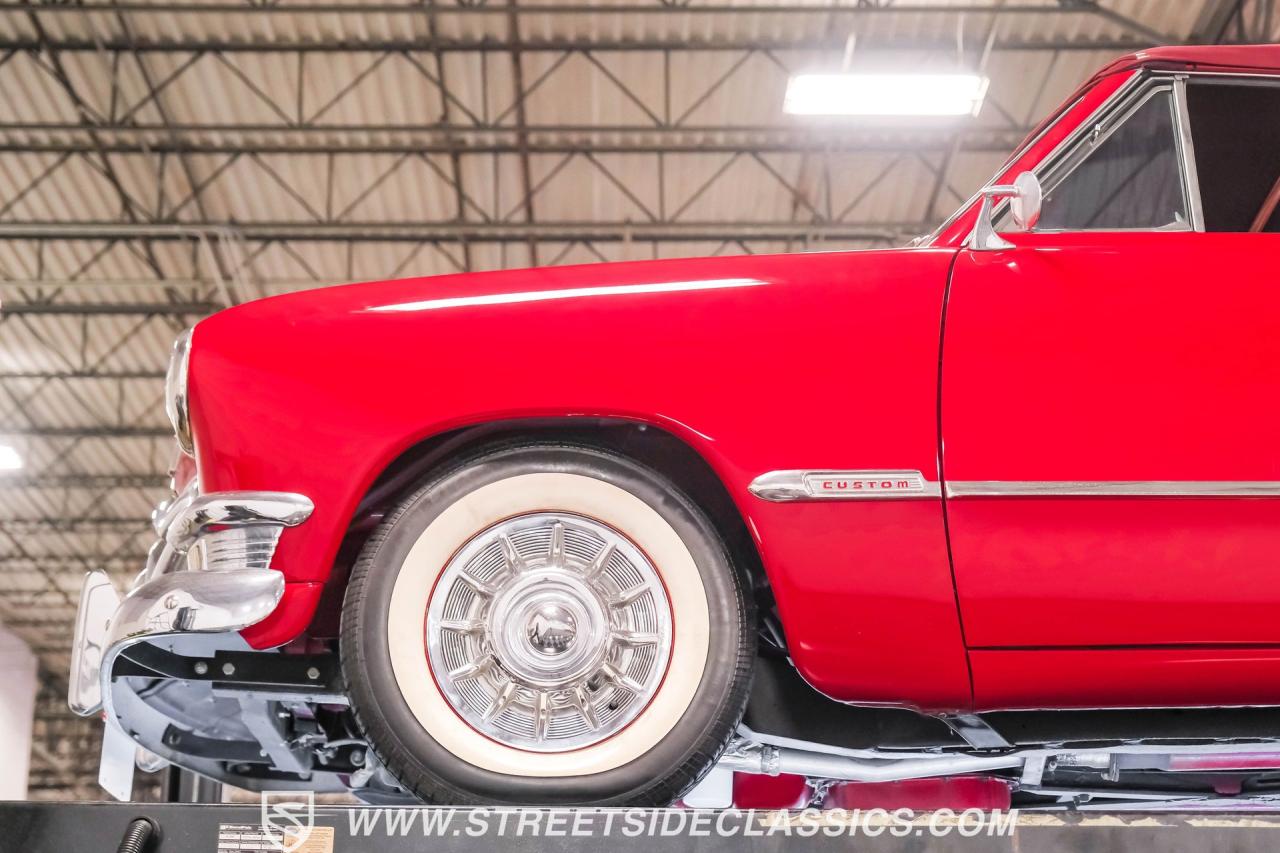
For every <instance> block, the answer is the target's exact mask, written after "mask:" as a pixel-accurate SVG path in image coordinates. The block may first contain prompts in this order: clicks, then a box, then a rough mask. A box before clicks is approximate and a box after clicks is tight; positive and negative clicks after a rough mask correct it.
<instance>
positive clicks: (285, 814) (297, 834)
mask: <svg viewBox="0 0 1280 853" xmlns="http://www.w3.org/2000/svg"><path fill="white" fill-rule="evenodd" d="M315 820H316V795H315V793H313V792H312V791H263V792H262V832H263V834H264V835H265V836H266V837H267V841H268V842H269V843H270V844H271V846H272V847H274V848H275V849H277V850H283V851H284V853H295V851H297V850H298V849H299V848H300V847H302V845H303V844H306V843H307V839H308V838H310V837H311V829H312V827H314V826H315Z"/></svg>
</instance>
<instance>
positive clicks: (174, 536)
mask: <svg viewBox="0 0 1280 853" xmlns="http://www.w3.org/2000/svg"><path fill="white" fill-rule="evenodd" d="M312 509H313V506H312V503H311V501H310V500H309V499H308V498H306V497H304V496H302V495H297V494H291V493H285V492H220V493H214V494H209V495H200V496H196V495H194V494H188V495H184V496H182V497H180V498H178V499H177V500H175V501H174V502H173V503H172V504H171V505H168V506H163V507H162V508H161V509H160V510H159V511H157V513H156V516H155V526H156V533H157V534H158V535H159V541H157V542H156V545H155V546H153V548H152V550H151V554H150V556H149V557H148V560H147V566H146V568H145V569H143V571H142V573H141V574H139V576H138V578H137V579H136V580H135V581H134V583H133V587H132V589H130V591H129V592H128V594H126V595H125V596H123V597H121V596H120V594H119V593H118V592H117V591H116V589H115V586H114V585H113V584H112V582H111V580H110V578H108V577H107V575H106V573H104V572H101V571H96V572H90V573H89V574H88V575H87V576H86V577H85V580H84V586H83V587H82V589H81V594H80V608H79V612H78V613H77V615H76V632H75V640H74V642H73V645H72V649H71V679H70V686H69V688H68V691H67V704H68V705H70V706H71V710H72V711H74V712H75V713H77V714H79V715H81V716H90V715H92V714H94V713H97V712H98V711H99V710H105V711H106V716H107V717H108V725H110V724H112V722H114V713H113V709H112V707H111V673H112V667H113V665H114V664H115V660H116V658H117V657H118V656H119V655H120V653H121V652H123V651H124V650H125V649H127V648H128V647H129V646H132V645H133V644H135V643H139V642H142V641H143V640H149V639H154V638H157V637H163V636H167V635H173V634H187V633H217V632H228V631H238V630H241V629H243V628H247V627H249V626H250V625H253V624H255V623H257V622H260V621H262V620H263V619H265V618H266V617H267V616H268V615H270V613H271V612H272V611H273V610H274V609H275V607H276V605H277V604H278V603H279V602H280V598H281V596H282V595H283V594H284V576H283V575H282V574H280V573H279V572H278V571H275V570H274V569H270V568H268V567H267V566H268V565H269V564H270V561H271V555H272V554H273V553H274V551H275V545H276V542H277V541H278V540H279V536H280V533H281V532H282V531H283V530H284V528H286V527H293V526H295V525H298V524H301V523H302V522H303V521H305V520H306V519H307V517H308V516H309V515H310V514H311V511H312Z"/></svg>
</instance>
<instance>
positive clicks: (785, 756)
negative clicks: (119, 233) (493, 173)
mask: <svg viewBox="0 0 1280 853" xmlns="http://www.w3.org/2000/svg"><path fill="white" fill-rule="evenodd" d="M1277 201H1280V47H1278V46H1260V47H1194V48H1161V49H1155V50H1151V51H1147V52H1144V53H1140V54H1137V55H1133V56H1128V57H1125V58H1123V59H1121V60H1118V61H1116V62H1115V63H1113V64H1111V65H1109V66H1108V67H1106V68H1105V69H1103V70H1102V71H1101V72H1099V73H1098V74H1097V75H1096V76H1095V77H1093V78H1092V79H1090V80H1089V81H1088V82H1087V83H1086V84H1085V85H1083V86H1082V87H1080V89H1079V90H1078V91H1077V92H1076V93H1075V94H1074V95H1072V96H1071V98H1070V99H1069V100H1068V101H1067V102H1066V103H1065V104H1064V105H1063V106H1062V107H1061V109H1059V110H1058V111H1057V112H1056V113H1055V114H1053V115H1052V116H1050V117H1049V118H1048V119H1047V120H1045V121H1044V122H1043V124H1042V125H1041V126H1040V127H1039V128H1038V129H1037V130H1036V131H1035V132H1034V133H1033V134H1032V136H1031V137H1030V138H1029V139H1028V140H1027V141H1026V143H1024V144H1023V145H1022V147H1021V148H1020V149H1019V150H1018V151H1017V152H1016V153H1015V154H1014V155H1013V156H1012V157H1011V158H1010V159H1009V160H1008V162H1007V164H1006V165H1005V166H1004V167H1003V168H1002V169H1001V172H1000V174H998V175H997V176H996V179H995V180H994V181H993V182H992V184H991V185H990V186H988V187H987V188H985V189H984V190H983V191H982V192H981V193H979V194H978V195H977V196H975V198H974V199H973V200H972V201H971V202H970V203H968V204H966V205H965V206H964V207H963V208H962V209H961V210H960V211H959V212H958V213H956V214H955V216H953V217H952V218H951V219H950V220H949V221H947V222H946V223H945V224H944V225H942V226H941V227H940V228H939V229H938V230H937V231H936V232H935V233H934V234H932V235H929V236H927V237H923V238H921V239H919V240H917V241H915V243H914V244H913V245H912V246H911V247H910V248H905V249H899V250H888V251H859V252H832V253H822V254H802V255H787V256H776V257H759V256H756V257H737V258H705V259H697V260H670V261H658V262H645V263H625V264H613V265H603V266H582V267H562V268H551V269H537V270H519V271H508V272H495V273H485V274H476V275H457V276H445V277H441V278H429V279H407V280H401V281H384V282H377V283H371V284H358V285H351V286H345V287H336V288H329V289H323V290H316V291H312V292H307V293H299V294H292V295H287V296H281V297H277V298H272V299H265V300H262V301H258V302H253V303H250V304H247V305H243V306H239V307H236V308H233V309H231V310H227V311H224V312H221V313H219V314H216V315H214V316H212V317H209V318H208V319H206V320H204V321H202V322H200V323H199V324H198V325H197V326H196V327H195V328H194V330H192V331H191V332H188V333H187V334H185V335H184V336H183V337H182V338H181V339H180V340H179V341H178V343H177V345H176V348H175V352H174V357H173V363H172V367H171V371H170V375H169V380H168V401H169V414H170V418H171V420H172V421H173V425H174V428H175V432H176V435H177V440H178V444H179V445H180V446H181V450H182V454H181V455H180V457H179V461H178V463H177V465H176V466H175V476H174V496H173V498H172V500H170V501H168V502H166V503H164V504H162V505H161V506H160V507H159V508H158V509H157V510H156V513H155V518H154V520H155V527H156V531H157V534H158V541H157V542H156V545H155V547H154V549H153V550H152V553H151V558H150V560H149V562H148V564H147V566H146V567H145V568H144V569H143V571H142V572H141V574H139V576H138V577H137V579H136V580H135V581H134V583H133V585H132V587H131V588H130V589H129V590H128V591H127V592H126V593H125V594H123V595H121V594H119V593H117V592H116V591H115V590H114V589H113V588H112V586H111V584H110V582H109V581H108V580H107V579H106V577H105V576H104V575H101V574H95V575H90V576H89V578H88V579H87V581H86V584H85V590H84V595H83V599H82V603H81V613H80V620H79V624H78V634H77V638H76V655H75V660H74V661H73V671H72V673H71V691H70V701H71V705H72V707H73V708H74V709H75V710H77V711H78V712H80V713H82V714H94V713H98V712H99V711H102V712H104V716H105V719H106V726H107V734H106V738H105V743H106V745H105V747H104V764H103V771H102V774H103V775H102V780H103V783H104V785H106V786H107V787H108V788H109V789H110V790H112V791H113V792H115V793H117V794H121V795H124V796H127V795H128V784H129V783H128V780H129V778H130V776H131V772H132V762H133V760H134V758H135V744H136V745H138V746H140V747H141V748H142V750H141V751H138V752H137V757H138V758H139V760H140V761H142V762H143V763H144V764H150V765H155V764H158V763H162V762H163V761H168V762H172V763H175V764H178V765H181V766H183V767H186V768H190V769H192V770H195V771H197V772H199V773H202V774H204V775H206V776H210V777H213V778H215V779H220V780H225V781H228V782H232V783H234V784H237V785H241V786H244V787H248V788H273V787H307V788H317V789H335V788H338V789H350V790H353V791H354V792H355V793H357V794H358V795H359V796H361V797H363V798H365V799H366V800H370V801H384V802H391V801H397V800H411V799H414V798H420V799H423V800H427V801H431V802H451V803H566V804H668V803H671V802H673V801H676V800H678V799H679V798H681V797H682V796H684V797H686V799H687V800H688V801H693V802H713V801H716V799H717V798H718V797H720V796H721V794H722V792H723V791H725V790H727V788H725V787H724V785H725V784H726V780H727V779H729V778H731V776H732V774H733V773H735V772H736V773H755V774H773V775H776V774H779V773H783V774H797V775H799V776H803V777H807V778H809V779H811V780H815V782H814V783H813V784H812V785H811V788H810V790H811V791H812V797H813V798H814V801H815V802H819V801H820V797H821V793H822V791H824V790H826V787H825V786H824V785H823V784H820V783H821V782H823V781H831V780H855V781H894V780H905V779H917V778H928V777H946V776H951V775H956V774H967V775H972V774H983V775H985V776H987V777H989V778H992V779H996V780H1001V781H1002V782H1003V783H1004V784H1006V785H1007V786H1008V788H1009V789H1010V790H1012V791H1014V792H1015V795H1016V796H1017V797H1018V798H1019V800H1020V801H1021V802H1025V803H1032V804H1034V803H1047V804H1058V803H1062V802H1072V803H1076V804H1079V803H1082V802H1085V801H1093V802H1098V803H1103V802H1110V801H1114V800H1115V798H1121V799H1124V798H1132V797H1134V796H1138V795H1137V794H1135V793H1134V791H1135V790H1137V791H1139V792H1140V794H1141V797H1145V798H1146V799H1147V800H1149V801H1153V802H1162V801H1168V802H1176V801H1182V802H1194V803H1202V801H1203V800H1204V798H1206V797H1210V796H1217V797H1219V798H1221V797H1228V796H1229V797H1235V798H1237V799H1241V798H1243V799H1249V798H1253V799H1254V800H1256V799H1258V798H1266V797H1267V796H1269V794H1268V793H1267V792H1268V791H1270V790H1274V786H1275V784H1276V780H1278V779H1280V775H1278V774H1280V715H1278V714H1276V713H1275V710H1274V706H1277V705H1280V618H1277V614H1278V613H1280V500H1277V498H1280V237H1278V236H1277V235H1276V233H1275V232H1276V231H1277V229H1280V215H1278V214H1277V212H1276V208H1277ZM1267 706H1272V708H1271V709H1268V708H1267ZM1121 709H1128V710H1121ZM704 777H705V778H704ZM699 780H703V781H702V782H701V784H699ZM695 785H697V787H696V788H694V786H695ZM691 789H693V792H692V793H688V792H689V791H690V790H691ZM717 792H721V793H717Z"/></svg>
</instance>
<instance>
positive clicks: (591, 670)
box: [342, 444, 754, 805]
mask: <svg viewBox="0 0 1280 853" xmlns="http://www.w3.org/2000/svg"><path fill="white" fill-rule="evenodd" d="M752 619H753V614H752V611H751V608H750V606H749V602H748V600H747V594H746V591H745V584H744V583H743V580H742V578H741V577H740V575H739V572H738V571H737V570H735V568H734V566H733V565H732V563H731V561H730V558H729V556H728V553H727V551H726V548H725V547H724V544H723V543H722V541H721V540H720V537H719V536H718V535H717V533H716V531H715V530H714V529H713V528H712V525H711V523H710V521H709V520H708V519H707V518H706V517H705V515H704V514H703V513H702V512H701V511H700V510H699V509H698V508H697V507H696V506H695V505H694V504H693V503H692V502H691V501H690V500H689V499H688V498H687V497H686V496H684V495H683V494H682V493H680V491H679V490H678V489H677V488H676V487H675V486H674V485H673V484H672V483H670V482H668V481H667V480H666V479H665V478H663V477H661V476H660V475H659V474H657V473H656V472H654V471H652V470H650V469H648V468H645V467H643V466H641V465H638V464H636V463H635V462H633V461H631V460H628V459H625V458H623V457H621V456H618V455H616V454H613V453H611V452H608V451H604V450H601V449H596V448H591V447H586V446H570V445H556V444H520V445H509V446H505V447H501V448H498V449H492V450H489V451H488V452H485V453H483V454H481V455H478V456H475V457H473V458H470V459H466V460H462V461H460V462H459V463H458V464H456V465H455V466H453V467H451V468H449V469H448V470H445V471H442V472H439V473H438V474H437V475H436V476H435V477H433V478H431V479H430V481H429V482H427V483H426V484H424V485H423V487H422V488H420V489H419V490H418V491H417V492H416V493H414V494H413V495H411V496H409V497H408V498H407V499H406V500H404V501H403V502H402V503H401V504H400V505H399V507H397V508H396V509H395V510H394V511H392V512H391V513H390V514H389V515H388V516H387V518H386V520H385V521H384V522H383V524H382V525H381V527H380V528H379V529H378V530H377V531H376V532H375V533H374V535H373V536H372V537H371V538H370V540H369V542H368V543H367V544H366V546H365V547H364V549H363V551H362V552H361V556H360V558H359V560H358V561H357V565H356V567H355V568H354V569H353V572H352V577H351V580H350V583H349V585H348V590H347V596H346V602H345V605H344V610H343V631H342V657H343V664H344V671H345V673H346V677H347V680H348V685H349V688H350V693H351V699H352V703H353V706H354V709H355V711H356V716H357V720H358V722H359V724H360V726H361V728H362V729H363V731H364V733H365V735H366V737H367V738H368V739H369V741H370V745H371V746H372V748H373V749H374V750H375V752H376V753H377V754H378V756H379V758H380V760H381V761H382V763H383V764H384V765H385V766H386V767H387V768H388V770H390V771H391V773H392V774H393V775H395V776H396V777H397V778H398V779H399V780H400V781H401V783H402V784H403V785H404V786H405V787H407V788H408V789H409V790H410V791H412V792H413V793H415V794H417V795H418V796H419V797H422V798H423V799H425V800H427V801H429V802H449V803H516V804H584V805H586V804H596V805H622V804H627V805H632V804H635V805H665V804H668V803H670V802H671V801H672V800H673V799H675V798H676V797H678V796H679V794H680V793H681V792H682V791H683V790H684V789H686V788H687V787H689V786H690V785H691V784H692V783H693V782H695V781H696V780H697V779H698V778H700V776H701V775H702V774H703V773H704V772H705V771H706V770H707V769H708V768H709V766H710V765H711V763H712V762H713V761H714V759H715V757H716V756H717V755H718V753H719V751H720V750H721V749H722V748H723V746H724V744H725V743H726V742H727V739H728V737H729V736H730V735H731V733H732V731H733V729H734V727H735V726H736V724H737V722H738V720H739V718H740V717H741V714H742V710H743V706H744V704H745V696H746V690H747V687H748V682H749V677H750V668H751V664H752V661H753V657H754V656H753V651H754V628H753V626H752V624H751V623H752Z"/></svg>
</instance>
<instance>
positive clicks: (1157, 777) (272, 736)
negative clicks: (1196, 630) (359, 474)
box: [114, 636, 1280, 811]
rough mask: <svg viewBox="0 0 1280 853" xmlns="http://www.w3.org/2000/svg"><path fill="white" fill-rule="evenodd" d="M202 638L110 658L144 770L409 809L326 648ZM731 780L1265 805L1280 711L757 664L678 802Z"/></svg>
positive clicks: (1072, 803)
mask: <svg viewBox="0 0 1280 853" xmlns="http://www.w3.org/2000/svg"><path fill="white" fill-rule="evenodd" d="M214 639H215V638H213V637H204V638H200V637H196V636H189V637H181V638H170V639H169V640H168V641H152V642H146V643H139V644H136V645H134V646H132V647H130V648H129V649H128V650H127V651H126V652H124V653H123V654H122V655H121V656H120V658H119V660H118V661H117V662H116V665H115V690H114V693H115V696H116V701H115V708H116V711H117V713H118V714H119V717H120V721H121V723H122V725H123V726H126V727H128V729H129V730H130V731H131V732H132V733H133V734H134V737H135V738H136V740H137V741H138V742H139V743H142V744H144V745H145V747H146V750H147V751H148V752H149V753H152V756H151V759H150V760H151V761H152V762H153V763H154V764H155V765H156V766H158V765H160V764H162V763H163V762H164V761H169V762H172V763H175V764H178V765H180V766H182V767H185V768H188V769H191V770H194V771H196V772H198V773H201V774H203V775H205V776H208V777H210V778H213V779H216V780H219V781H222V782H226V783H229V784H233V785H236V786H239V787H242V788H247V789H250V790H268V789H276V790H278V789H306V790H315V791H345V790H349V791H351V792H352V793H353V794H355V795H356V796H357V797H359V798H361V799H362V800H365V801H367V802H371V803H378V804H396V803H405V804H409V803H414V802H416V800H414V798H413V797H412V796H410V795H408V794H406V793H405V792H404V791H403V790H402V789H401V788H400V787H399V786H398V785H397V783H396V781H395V780H394V778H392V777H391V776H390V774H388V773H387V772H386V771H385V770H383V769H382V768H381V767H380V765H379V764H378V761H377V759H376V756H375V755H374V754H373V752H372V751H371V750H370V749H369V748H368V746H367V745H366V743H365V742H364V740H363V739H362V738H361V737H360V736H359V733H358V729H357V727H356V725H355V722H354V719H353V718H352V715H351V713H350V710H349V707H348V702H347V699H346V696H345V694H344V692H343V685H342V677H341V673H340V671H339V666H338V661H337V658H336V656H335V655H332V654H318V655H292V654H270V653H266V654H264V653H261V652H249V651H237V650H231V649H225V648H216V647H215V646H216V645H217V643H215V642H214ZM225 642H226V641H225V640H224V641H223V643H224V644H225ZM201 644H203V645H204V648H203V649H201V648H200V645H201ZM799 697H803V701H797V699H798V698H799ZM140 763H143V764H145V763H146V759H143V760H142V761H140ZM734 773H739V774H756V775H765V776H781V775H785V776H792V777H803V778H804V779H805V780H806V784H805V787H804V790H805V794H804V798H805V802H804V803H802V804H801V805H807V806H815V807H821V806H823V805H826V806H828V807H829V806H831V805H832V803H833V802H835V800H833V799H831V792H832V791H833V790H837V789H838V788H839V786H840V784H841V783H846V782H853V783H864V784H865V783H881V784H886V785H887V784H892V783H899V782H904V781H907V780H920V779H946V778H961V777H963V778H970V777H982V778H984V779H986V780H988V781H990V782H994V783H999V784H1000V785H1002V786H1004V788H1006V789H1007V791H1008V801H1009V803H1010V805H1011V806H1013V807H1017V808H1019V809H1021V810H1029V809H1034V810H1063V809H1072V810H1091V809H1104V810H1108V811H1116V810H1125V809H1141V810H1148V811H1149V810H1188V811H1205V810H1214V809H1228V810H1239V809H1242V808H1245V809H1250V808H1275V807H1277V806H1280V714H1277V713H1276V711H1275V709H1269V708H1236V709H1170V710H1159V709H1134V710H1107V711H1022V712H1000V713H990V714H980V715H955V716H931V715H924V714H917V713H915V712H912V711H907V710H902V709H891V708H865V707H855V706H850V705H845V704H842V703H839V702H834V701H832V700H829V699H826V698H825V697H822V696H821V695H820V694H818V693H816V692H815V691H813V690H812V688H810V687H809V686H808V685H806V684H805V683H804V682H803V680H802V679H801V678H800V677H799V675H798V674H796V673H795V671H794V670H793V669H792V668H791V667H790V665H789V664H788V663H787V662H786V661H785V660H784V659H778V658H771V657H762V658H760V660H759V662H758V667H757V671H756V675H755V681H754V687H753V692H752V696H751V700H750V702H749V704H748V709H747V713H746V716H745V718H744V721H743V724H742V725H741V726H740V727H739V729H738V733H737V736H736V737H735V738H734V739H733V740H732V741H731V743H730V745H729V748H728V749H727V750H726V752H725V753H724V755H723V756H722V757H721V759H720V761H719V763H718V764H717V765H716V767H715V768H714V769H713V770H712V771H711V772H710V773H709V774H708V776H707V777H706V779H704V781H703V782H702V783H701V784H700V785H699V787H698V788H696V789H695V790H694V791H693V792H691V793H690V794H689V795H687V797H686V802H687V803H690V804H697V805H720V806H728V805H731V804H732V794H731V791H730V787H729V786H728V785H726V784H725V782H726V780H729V779H731V778H732V774H734ZM778 805H780V806H790V805H796V803H779V804H778Z"/></svg>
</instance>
